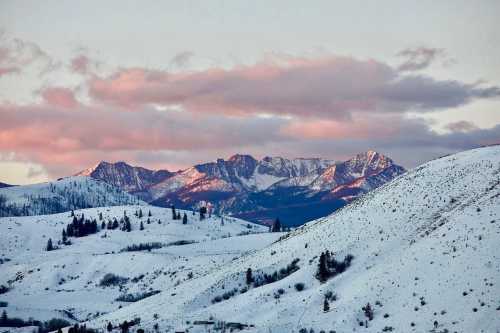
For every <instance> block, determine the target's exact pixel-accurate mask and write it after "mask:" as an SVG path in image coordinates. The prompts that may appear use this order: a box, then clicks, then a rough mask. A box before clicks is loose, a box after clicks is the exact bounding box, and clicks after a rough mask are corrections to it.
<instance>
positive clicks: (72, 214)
mask: <svg viewBox="0 0 500 333" xmlns="http://www.w3.org/2000/svg"><path fill="white" fill-rule="evenodd" d="M70 216H71V217H75V211H74V210H73V209H72V210H71V215H70Z"/></svg>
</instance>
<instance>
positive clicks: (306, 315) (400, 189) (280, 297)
mask: <svg viewBox="0 0 500 333" xmlns="http://www.w3.org/2000/svg"><path fill="white" fill-rule="evenodd" d="M499 243H500V146H492V147H486V148H481V149H475V150H471V151H466V152H463V153H459V154H456V155H452V156H447V157H443V158H440V159H437V160H434V161H431V162H429V163H426V164H424V165H422V166H420V167H418V168H416V169H414V170H411V171H409V172H408V173H406V174H405V175H403V176H400V177H398V178H396V179H395V180H393V181H392V182H390V183H388V184H386V185H384V186H382V187H380V188H379V189H378V190H375V191H373V192H371V193H369V194H367V195H365V196H363V197H362V198H360V199H359V200H357V201H354V202H353V203H352V204H350V205H348V206H346V207H344V208H343V209H341V210H339V211H338V212H336V213H335V214H333V215H331V216H328V217H326V218H322V219H319V220H317V221H314V222H311V223H308V224H306V225H305V226H303V227H301V228H299V229H297V230H296V231H294V232H292V233H290V234H288V235H287V236H285V237H283V239H281V240H280V241H278V242H276V243H273V244H272V245H270V246H268V247H266V248H265V249H262V250H260V251H258V252H255V253H252V254H250V255H246V256H243V257H241V258H239V259H237V260H235V261H233V262H231V263H228V264H226V265H223V266H221V267H220V269H217V270H215V271H212V272H211V273H210V274H206V275H202V276H199V277H197V278H194V279H192V280H189V281H185V282H183V283H181V284H179V285H177V286H172V287H166V288H165V289H163V292H162V293H160V294H158V295H155V296H152V297H150V298H147V299H145V300H143V301H140V302H137V303H134V304H131V305H130V306H127V307H124V308H122V309H119V310H117V311H114V312H111V313H109V314H106V315H104V316H102V317H98V318H96V319H94V320H91V321H89V322H88V323H87V324H88V326H91V327H98V328H101V327H104V326H105V325H106V324H107V323H108V322H111V323H112V324H113V325H115V326H117V325H118V324H119V323H122V322H123V321H124V320H127V321H129V320H132V319H133V318H136V317H140V318H141V322H140V325H139V326H140V327H142V328H146V329H147V330H153V328H154V327H155V326H156V325H158V327H159V329H160V330H162V331H165V330H170V331H173V330H174V329H176V330H177V331H187V330H189V332H205V331H206V328H214V329H215V327H217V325H221V324H220V322H226V323H227V322H233V323H234V322H239V323H244V324H248V325H252V326H250V327H249V331H252V332H299V331H300V330H301V329H302V330H303V329H307V330H308V331H309V329H313V330H314V332H320V331H321V330H324V331H325V332H352V331H358V332H382V331H384V332H390V331H395V332H498V328H499V327H500V315H499V314H500V252H499V249H498V244H499ZM326 250H329V251H330V252H331V253H332V255H333V256H334V257H335V258H336V259H337V264H335V265H333V264H332V263H331V262H330V261H329V264H328V273H329V274H330V275H333V273H332V272H333V267H336V268H337V269H338V270H339V271H340V272H342V271H343V270H344V269H345V271H344V272H342V273H340V274H338V275H336V276H334V277H331V278H330V279H328V280H327V281H326V282H324V283H321V282H320V281H318V279H317V278H316V277H315V276H316V274H317V270H318V260H319V258H320V254H321V253H322V252H324V251H326ZM347 255H352V256H353V259H352V261H349V260H348V261H347V262H344V263H346V264H345V265H344V266H343V267H342V269H341V268H340V266H341V265H340V263H342V260H343V259H344V258H345V257H346V256H347ZM349 264H350V265H349ZM332 265H333V266H332ZM287 266H288V268H287ZM296 266H298V267H299V269H298V270H297V269H296ZM248 268H251V269H252V272H253V277H254V281H260V282H262V281H261V280H262V279H261V278H259V277H261V276H262V274H263V273H267V274H270V275H269V276H270V277H268V278H266V279H267V280H268V282H269V283H267V284H262V283H258V284H257V283H255V282H253V283H250V287H249V288H248V290H246V289H247V287H246V285H247V283H246V278H245V276H246V272H247V269H248ZM274 271H278V272H277V274H275V275H273V274H272V273H273V272H274ZM337 272H338V271H337ZM273 276H274V277H273ZM266 279H265V280H266ZM299 283H303V290H302V291H299V290H300V289H301V288H300V287H301V286H300V285H298V284H299ZM294 286H296V287H294ZM233 290H234V291H233ZM325 295H327V296H328V297H327V300H328V302H329V307H330V309H329V311H327V312H325V311H323V310H324V300H325ZM333 295H335V297H334V296H333ZM219 297H220V298H219ZM367 303H370V307H369V309H372V310H373V311H366V308H365V310H362V308H363V307H365V306H366V305H367ZM365 313H368V314H371V313H372V314H373V320H369V319H368V317H367V316H366V315H365ZM369 316H370V315H369ZM199 321H208V323H206V322H205V323H204V324H205V325H199V324H200V322H199ZM214 322H216V323H215V326H214ZM231 325H235V324H231ZM205 326H206V327H205ZM365 326H367V327H365Z"/></svg>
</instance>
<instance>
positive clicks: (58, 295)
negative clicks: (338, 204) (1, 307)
mask: <svg viewBox="0 0 500 333" xmlns="http://www.w3.org/2000/svg"><path fill="white" fill-rule="evenodd" d="M138 209H142V211H143V213H144V214H143V215H144V216H143V217H142V218H139V217H137V216H135V215H134V212H135V211H137V210H138ZM124 211H126V213H127V216H129V217H130V219H131V224H132V231H131V232H125V231H121V230H102V231H99V232H98V233H97V234H94V235H90V236H86V237H80V238H73V237H71V238H70V240H71V241H72V243H73V244H72V245H69V246H66V245H58V246H59V247H60V249H57V250H54V251H50V252H47V251H44V250H43V248H44V247H45V245H46V244H47V241H48V239H49V238H51V239H52V240H53V242H54V244H57V241H58V240H60V239H61V232H62V229H63V228H64V227H65V226H66V225H67V224H68V223H70V222H71V221H72V217H71V216H70V213H62V214H54V215H44V216H29V217H5V218H0V258H1V259H3V261H4V262H3V263H2V264H0V285H5V286H7V285H8V286H10V287H11V288H12V289H11V290H10V291H9V292H7V293H6V294H3V295H0V301H6V302H8V307H7V308H6V310H7V312H8V313H9V316H19V317H22V318H24V319H27V318H29V317H33V318H35V319H39V320H47V319H49V318H52V317H62V318H66V319H68V318H69V319H71V316H74V317H75V318H77V319H78V320H86V319H89V318H93V317H95V316H96V313H106V312H111V311H114V310H117V309H118V308H119V307H121V306H126V305H128V304H129V303H128V302H119V301H116V298H117V297H118V296H120V295H123V294H137V293H143V292H146V291H150V290H164V289H170V288H172V287H173V286H175V285H176V284H179V283H181V282H183V281H185V280H187V279H190V277H189V276H190V274H192V278H197V277H199V276H202V275H205V274H208V273H209V272H211V271H214V270H217V269H220V268H221V267H222V266H223V265H225V264H227V263H228V262H230V261H231V260H233V259H234V258H235V257H239V256H241V255H242V254H244V253H247V252H248V251H253V250H255V249H260V248H262V247H265V246H267V245H268V244H270V243H271V242H273V241H274V240H276V239H277V237H279V235H280V234H271V233H265V234H256V233H261V232H263V231H267V228H264V227H262V226H259V225H255V224H251V223H250V224H249V223H247V222H246V221H241V220H238V219H235V218H225V220H224V225H222V224H221V218H220V217H218V218H216V217H212V218H207V219H206V220H204V221H199V220H198V216H195V215H192V213H191V212H187V214H188V223H187V224H186V225H183V224H182V221H180V220H172V213H171V210H170V209H165V208H158V207H150V206H116V207H103V208H92V209H84V210H79V211H75V214H76V215H77V216H81V214H84V216H85V217H86V218H91V219H99V213H102V216H103V220H104V221H105V222H107V221H108V220H112V219H113V218H115V217H116V218H117V219H119V218H120V217H122V216H124ZM149 211H151V215H152V216H151V217H148V212H149ZM180 212H181V213H183V212H182V211H180ZM148 219H149V220H150V223H149V224H148V223H147V220H148ZM140 221H142V222H143V225H144V230H140V227H139V225H140ZM158 221H160V222H161V224H159V223H158ZM100 223H101V221H99V225H100ZM104 236H105V237H104ZM181 240H184V241H193V242H196V243H193V244H187V245H177V246H174V245H168V244H170V243H172V242H177V241H181ZM147 242H160V243H162V244H164V245H165V246H164V247H162V248H159V249H154V250H151V251H138V252H120V250H122V249H123V248H125V247H127V246H129V245H132V244H140V243H147ZM5 258H7V259H10V261H5V260H4V259H5ZM107 273H114V274H118V275H119V276H122V277H126V278H129V281H128V282H127V283H126V284H124V285H123V286H122V287H120V288H118V287H107V288H104V287H99V286H98V285H97V284H98V283H99V281H100V280H101V279H102V278H103V276H104V275H105V274H107ZM141 275H143V277H142V278H141ZM134 278H136V280H137V281H135V282H134V280H133V279H134ZM64 311H68V312H67V313H65V312H64ZM68 313H71V315H70V316H68Z"/></svg>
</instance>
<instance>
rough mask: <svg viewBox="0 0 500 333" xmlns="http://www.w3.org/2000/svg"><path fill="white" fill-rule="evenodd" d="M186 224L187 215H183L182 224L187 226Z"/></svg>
mask: <svg viewBox="0 0 500 333" xmlns="http://www.w3.org/2000/svg"><path fill="white" fill-rule="evenodd" d="M187 223H188V217H187V214H186V213H184V216H183V217H182V224H187Z"/></svg>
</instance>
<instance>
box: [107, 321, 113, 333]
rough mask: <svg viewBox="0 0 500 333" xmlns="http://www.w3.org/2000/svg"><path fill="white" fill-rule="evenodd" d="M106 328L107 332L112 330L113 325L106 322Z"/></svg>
mask: <svg viewBox="0 0 500 333" xmlns="http://www.w3.org/2000/svg"><path fill="white" fill-rule="evenodd" d="M106 329H107V330H108V332H111V331H112V330H113V325H111V323H108V326H106Z"/></svg>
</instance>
